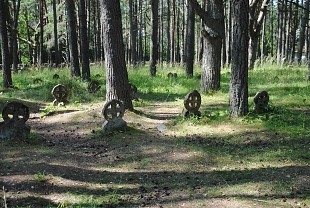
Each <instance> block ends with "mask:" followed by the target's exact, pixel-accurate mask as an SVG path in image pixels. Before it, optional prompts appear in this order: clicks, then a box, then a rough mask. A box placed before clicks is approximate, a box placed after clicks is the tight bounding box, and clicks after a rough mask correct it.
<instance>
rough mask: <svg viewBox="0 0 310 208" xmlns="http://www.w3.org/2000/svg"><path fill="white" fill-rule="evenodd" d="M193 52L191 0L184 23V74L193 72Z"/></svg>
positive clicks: (193, 25) (193, 19)
mask: <svg viewBox="0 0 310 208" xmlns="http://www.w3.org/2000/svg"><path fill="white" fill-rule="evenodd" d="M194 54H195V11H194V8H193V6H192V3H191V2H188V8H187V25H186V75H187V76H189V77H192V76H193V74H194V70H193V68H194V56H195V55H194Z"/></svg>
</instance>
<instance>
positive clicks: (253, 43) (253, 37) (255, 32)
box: [248, 0, 269, 69]
mask: <svg viewBox="0 0 310 208" xmlns="http://www.w3.org/2000/svg"><path fill="white" fill-rule="evenodd" d="M268 3H269V0H264V1H263V2H262V3H261V4H260V2H259V1H256V0H254V1H252V3H251V5H250V6H249V9H250V12H249V14H250V21H249V35H250V41H249V49H248V50H249V63H248V64H249V69H253V68H254V64H255V61H256V51H257V47H258V41H259V40H258V39H259V37H260V31H261V27H262V24H263V21H264V18H265V15H266V12H267V6H268ZM258 8H260V9H258Z"/></svg>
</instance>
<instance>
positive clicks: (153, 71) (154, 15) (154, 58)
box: [150, 0, 158, 76]
mask: <svg viewBox="0 0 310 208" xmlns="http://www.w3.org/2000/svg"><path fill="white" fill-rule="evenodd" d="M151 7H152V17H151V25H152V32H151V46H150V47H151V59H150V75H151V76H156V64H157V59H158V42H157V40H158V0H152V2H151Z"/></svg>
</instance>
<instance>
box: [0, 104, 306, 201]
mask: <svg viewBox="0 0 310 208" xmlns="http://www.w3.org/2000/svg"><path fill="white" fill-rule="evenodd" d="M223 105H226V104H225V103H223ZM30 106H31V112H37V113H32V114H31V116H30V119H29V120H28V122H27V123H28V125H30V126H31V132H32V133H31V138H30V139H28V140H27V141H16V140H11V141H5V142H0V156H1V162H0V164H1V168H0V187H1V189H2V188H3V192H1V193H2V194H1V197H0V207H1V206H3V207H4V206H7V207H310V166H309V163H308V162H309V161H308V162H307V159H309V157H308V156H309V154H308V156H307V155H305V160H304V161H303V160H299V161H296V160H293V159H292V160H290V159H288V158H287V157H284V156H283V153H284V152H285V151H287V148H286V147H287V145H290V146H294V145H300V146H303V147H305V148H306V149H309V147H310V146H309V138H308V139H305V138H303V139H301V138H291V137H290V136H288V135H287V134H285V133H282V132H271V131H268V130H266V129H264V128H257V126H253V125H250V124H249V125H245V124H244V123H242V122H241V123H240V124H238V122H237V123H236V122H233V123H232V122H227V123H225V122H224V123H219V124H216V125H199V124H195V122H194V121H193V120H189V121H188V122H184V123H181V124H178V125H176V124H175V119H176V118H177V117H178V116H179V114H180V113H181V112H182V108H183V105H182V101H181V100H180V101H179V102H178V104H176V102H171V103H169V102H165V103H161V104H157V105H146V106H143V107H136V108H135V109H136V111H135V112H128V111H127V112H126V114H125V117H124V120H125V121H126V122H127V123H128V127H127V128H126V129H124V130H121V131H117V132H113V133H103V132H102V131H101V125H102V124H103V122H104V119H103V117H102V116H101V110H102V103H100V104H92V105H80V106H79V107H76V108H74V107H70V108H65V107H60V109H59V110H58V111H57V112H56V113H51V114H49V115H46V116H43V117H42V114H41V113H40V112H39V111H38V109H40V108H41V107H42V106H39V105H38V104H34V103H30ZM271 155H277V158H278V159H277V160H274V157H273V156H271Z"/></svg>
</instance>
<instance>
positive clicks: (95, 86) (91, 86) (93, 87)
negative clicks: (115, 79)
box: [87, 80, 101, 93]
mask: <svg viewBox="0 0 310 208" xmlns="http://www.w3.org/2000/svg"><path fill="white" fill-rule="evenodd" d="M100 87H101V86H100V84H99V82H98V81H96V80H93V81H91V82H90V83H89V84H88V87H87V90H88V92H89V93H95V92H97V91H98V90H99V89H100Z"/></svg>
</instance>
